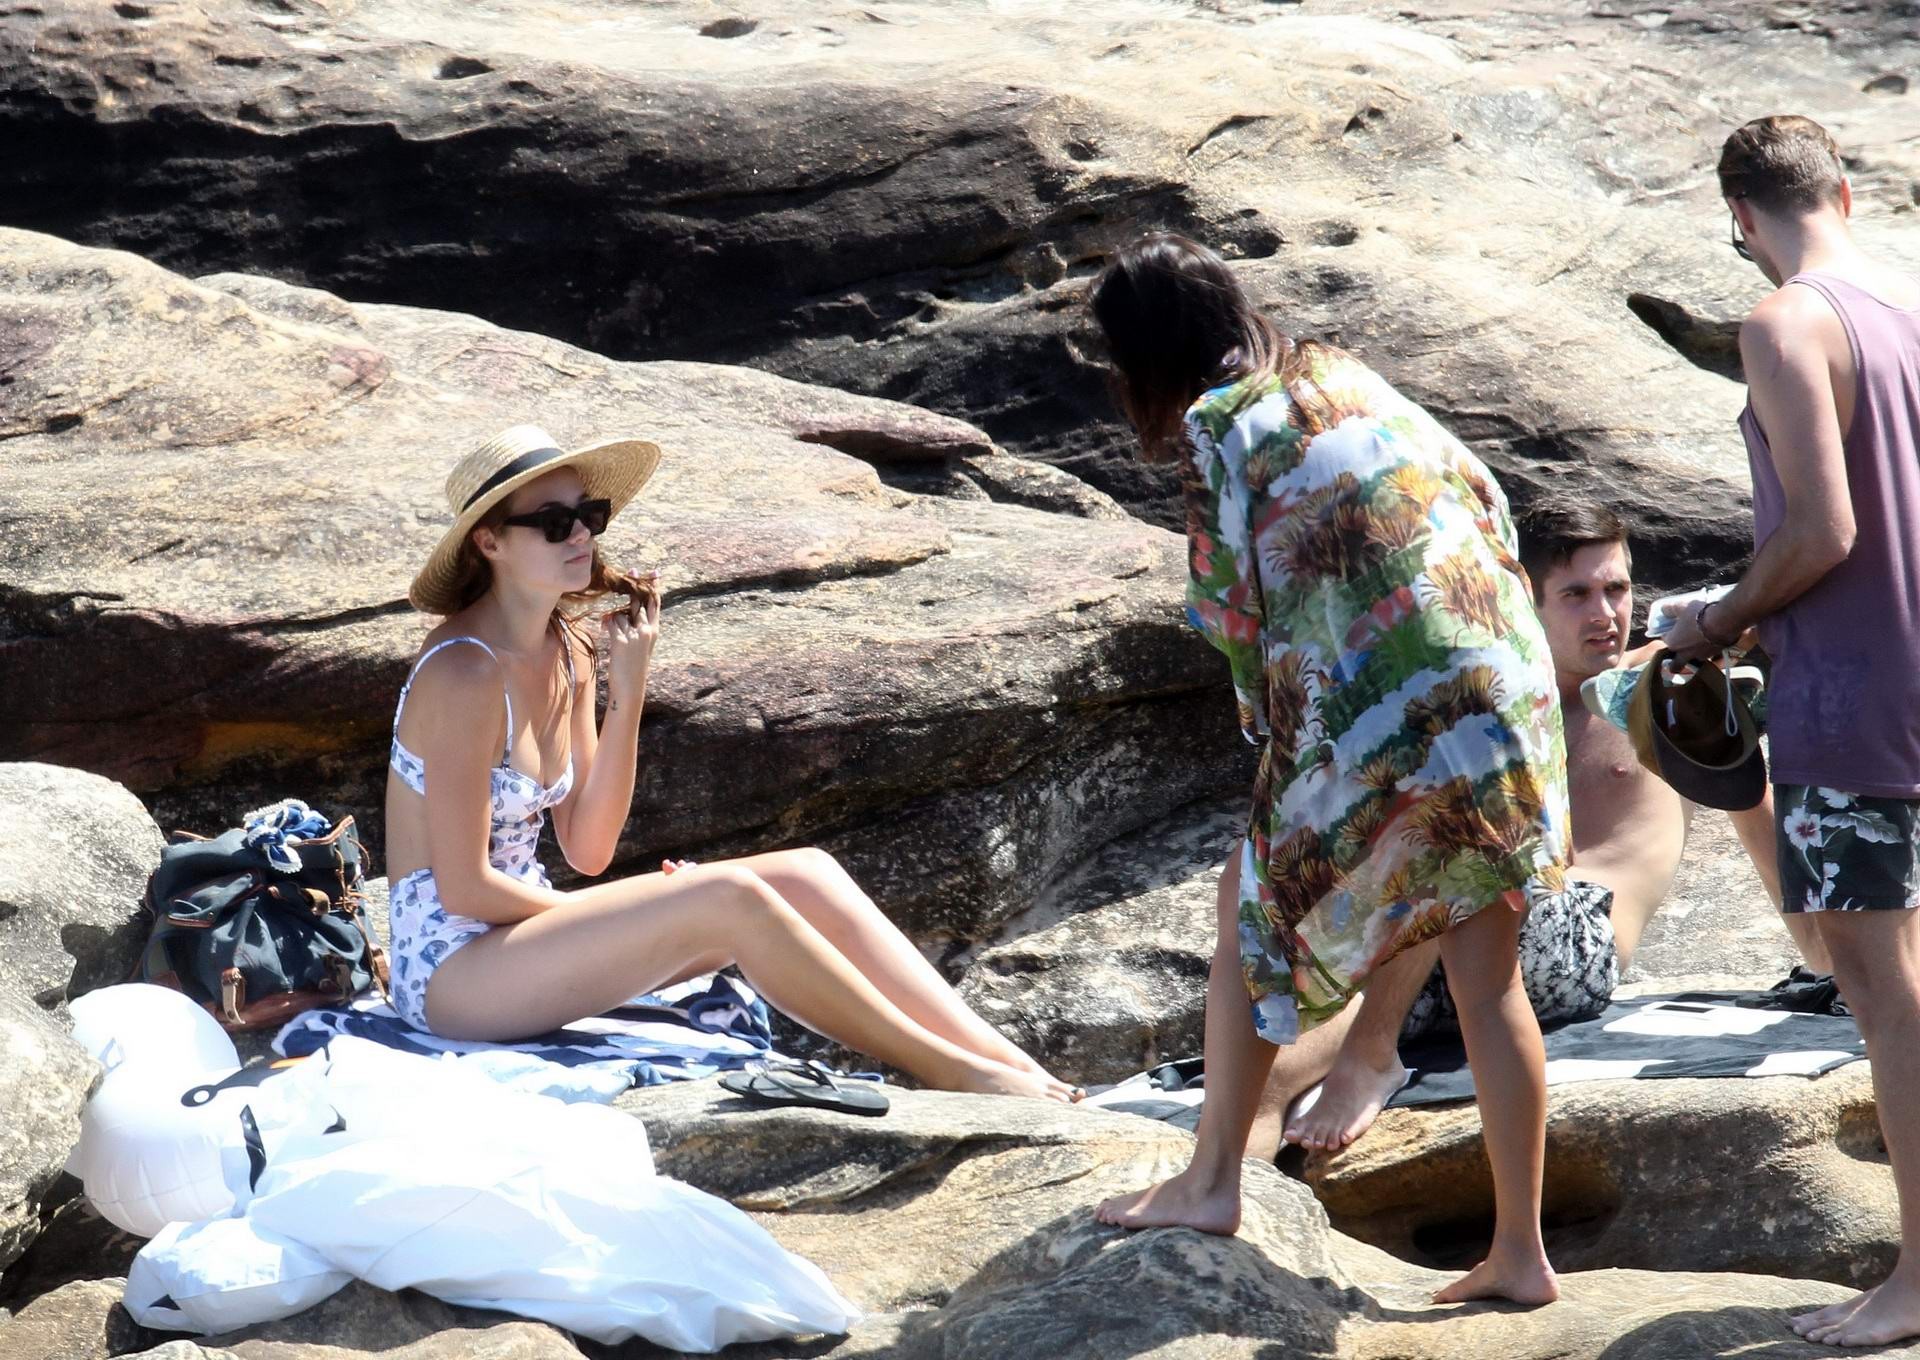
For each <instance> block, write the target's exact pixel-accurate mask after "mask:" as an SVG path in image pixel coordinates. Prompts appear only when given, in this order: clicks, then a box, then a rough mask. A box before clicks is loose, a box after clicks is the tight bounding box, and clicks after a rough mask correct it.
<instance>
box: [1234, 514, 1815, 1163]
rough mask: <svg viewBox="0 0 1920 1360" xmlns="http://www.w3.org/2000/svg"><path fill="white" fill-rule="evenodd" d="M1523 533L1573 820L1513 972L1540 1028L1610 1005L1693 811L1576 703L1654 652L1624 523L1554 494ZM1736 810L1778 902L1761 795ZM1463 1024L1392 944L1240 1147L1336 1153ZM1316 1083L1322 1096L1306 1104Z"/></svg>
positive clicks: (1668, 879) (1428, 969) (1268, 1152)
mask: <svg viewBox="0 0 1920 1360" xmlns="http://www.w3.org/2000/svg"><path fill="white" fill-rule="evenodd" d="M1519 527H1520V557H1521V562H1522V564H1523V565H1524V566H1525V567H1526V568H1527V572H1528V575H1530V576H1531V577H1532V579H1533V584H1534V602H1535V604H1536V605H1537V606H1538V608H1539V611H1540V620H1541V623H1542V625H1543V626H1544V628H1545V631H1546V635H1547V642H1548V645H1549V646H1550V647H1551V648H1552V650H1553V662H1554V669H1555V670H1556V671H1557V672H1558V673H1559V681H1560V704H1561V712H1562V715H1563V718H1564V721H1565V725H1566V739H1567V779H1568V791H1569V796H1570V800H1571V804H1572V816H1573V845H1574V857H1573V865H1572V867H1571V869H1570V870H1569V871H1568V879H1569V882H1568V885H1567V890H1566V891H1565V892H1561V893H1556V894H1553V895H1552V896H1550V897H1547V898H1544V899H1542V900H1540V901H1537V902H1536V903H1535V905H1534V907H1533V909H1532V910H1531V911H1530V912H1529V914H1528V918H1527V921H1526V924H1525V925H1524V926H1523V927H1522V929H1521V933H1520V971H1521V976H1522V980H1523V981H1524V982H1525V983H1526V988H1527V994H1528V996H1529V997H1530V998H1531V999H1532V1001H1533V1007H1534V1011H1535V1012H1536V1014H1538V1016H1539V1017H1540V1021H1541V1023H1542V1024H1543V1025H1547V1024H1561V1023H1566V1022H1569V1021H1573V1020H1585V1019H1591V1018H1592V1017H1594V1016H1596V1015H1598V1014H1599V1013H1600V1012H1601V1011H1603V1010H1604V1009H1606V1006H1607V1003H1608V1002H1609V1001H1610V1000H1611V999H1612V996H1613V989H1614V986H1615V984H1617V983H1618V982H1619V980H1620V975H1621V974H1622V973H1624V972H1625V971H1626V969H1627V965H1628V964H1629V963H1630V962H1631V961H1632V959H1633V951H1634V948H1635V946H1637V945H1638V944H1639V943H1640V936H1641V934H1642V933H1643V932H1644V931H1645V930H1646V927H1647V922H1648V921H1649V920H1651V919H1652V917H1653V913H1654V912H1655V911H1656V910H1657V909H1658V908H1659V906H1660V903H1661V901H1662V900H1663V899H1664V898H1665V897H1666V895H1667V889H1668V888H1669V887H1670V886H1671V885H1672V883H1673V878H1674V874H1675V872H1676V871H1677V870H1678V868H1679V866H1680V855H1681V852H1682V851H1683V850H1684V849H1685V846H1686V841H1687V828H1688V826H1689V825H1690V823H1691V822H1692V820H1693V813H1694V805H1693V804H1692V803H1689V802H1688V801H1686V800H1685V799H1684V798H1682V797H1681V796H1680V795H1679V794H1677V793H1675V792H1674V791H1673V790H1672V789H1671V788H1669V787H1668V786H1667V784H1666V783H1665V782H1664V781H1662V780H1661V779H1660V778H1659V777H1658V776H1656V775H1654V774H1652V773H1650V772H1648V771H1647V770H1646V769H1644V768H1643V767H1642V766H1641V765H1640V764H1639V762H1638V761H1636V760H1635V759H1634V755H1633V748H1632V746H1631V745H1630V744H1629V742H1628V739H1627V735H1626V733H1624V732H1622V731H1620V730H1619V729H1618V728H1616V727H1614V726H1612V725H1611V724H1610V723H1608V722H1607V721H1606V720H1605V719H1602V718H1596V717H1594V716H1593V715H1592V714H1591V713H1589V712H1588V711H1587V709H1586V706H1585V705H1584V704H1582V703H1581V701H1580V683H1581V681H1583V680H1585V679H1587V678H1588V677H1589V676H1593V675H1598V674H1600V673H1601V672H1602V671H1605V670H1609V669H1612V668H1614V667H1618V666H1622V665H1629V664H1636V663H1638V662H1640V661H1644V660H1645V659H1646V657H1647V656H1648V655H1650V654H1651V653H1652V651H1653V650H1654V648H1653V647H1651V646H1649V647H1647V648H1643V649H1640V651H1638V652H1636V653H1634V654H1631V655H1629V654H1628V653H1627V651H1626V646H1627V639H1628V635H1629V631H1630V628H1631V625H1632V620H1633V578H1632V566H1633V563H1632V557H1631V554H1630V553H1629V551H1628V548H1627V531H1626V526H1625V525H1624V524H1622V523H1621V521H1620V518H1619V517H1618V516H1617V515H1615V514H1613V513H1612V512H1611V511H1609V510H1606V509H1603V508H1600V507H1597V506H1591V505H1584V504H1580V503H1577V502H1549V503H1545V504H1541V505H1538V506H1536V507H1534V508H1533V509H1531V510H1530V511H1529V512H1528V513H1527V514H1526V515H1524V516H1522V517H1521V519H1520V526H1519ZM1730 816H1731V818H1732V821H1733V825H1734V829H1735V831H1736V832H1738V834H1739V836H1740V842H1741V844H1742V845H1743V846H1744V847H1745V849H1746V851H1747V855H1748V857H1749V858H1750V859H1752V861H1753V866H1754V868H1755V869H1756V870H1757V871H1758V872H1759V875H1760V881H1761V882H1762V883H1763V884H1764V885H1765V886H1766V890H1767V896H1768V897H1769V898H1770V899H1771V900H1772V904H1773V906H1774V908H1775V910H1778V908H1779V905H1780V881H1779V870H1778V868H1777V867H1776V864H1775V858H1774V846H1775V834H1774V825H1773V807H1772V801H1771V797H1770V796H1769V798H1768V799H1767V800H1766V801H1763V802H1762V803H1761V804H1760V806H1759V807H1756V808H1753V809H1751V810H1750V811H1747V812H1736V813H1732V814H1730ZM1784 919H1785V921H1786V922H1787V925H1788V928H1789V929H1790V930H1791V931H1792V932H1793V936H1794V942H1795V943H1796V944H1798V945H1799V947H1800V950H1801V953H1802V954H1803V955H1804V956H1805V957H1806V958H1807V961H1808V962H1809V964H1811V965H1812V966H1813V967H1814V968H1815V969H1816V970H1817V971H1820V972H1827V971H1829V969H1830V965H1829V964H1828V963H1827V960H1826V954H1825V950H1824V948H1823V947H1822V946H1821V945H1820V943H1819V940H1818V938H1817V936H1816V935H1815V934H1814V933H1813V931H1812V929H1811V922H1810V921H1809V920H1808V919H1807V918H1804V917H1796V916H1787V917H1785V918H1784ZM1457 1028H1458V1027H1457V1024H1456V1022H1455V1020H1454V1016H1453V1012H1452V1005H1451V1003H1450V1001H1449V1000H1448V997H1447V989H1446V984H1445V979H1444V976H1443V974H1442V973H1441V971H1440V966H1439V949H1438V947H1437V945H1435V944H1427V945H1422V946H1419V947H1417V948H1414V949H1410V950H1408V951H1406V952H1405V953H1403V954H1401V955H1400V956H1399V957H1398V958H1396V959H1394V960H1393V961H1391V962H1390V963H1388V964H1387V965H1386V966H1384V967H1382V968H1381V969H1379V970H1378V971H1377V972H1375V973H1374V975H1373V976H1372V977H1371V978H1369V979H1368V981H1367V986H1366V991H1365V993H1364V994H1363V996H1362V998H1361V1001H1360V1002H1359V1004H1357V1005H1352V1006H1349V1007H1347V1009H1346V1010H1345V1011H1343V1012H1342V1013H1341V1014H1340V1015H1339V1016H1338V1017H1336V1018H1335V1019H1333V1020H1330V1021H1328V1022H1327V1023H1326V1024H1325V1025H1323V1026H1321V1027H1320V1030H1316V1031H1315V1032H1314V1033H1313V1034H1312V1035H1311V1036H1309V1037H1310V1038H1311V1039H1313V1040H1314V1042H1311V1043H1308V1042H1302V1043H1300V1044H1297V1045H1295V1046H1293V1047H1291V1048H1284V1049H1282V1050H1281V1052H1280V1057H1279V1060H1278V1061H1277V1062H1276V1063H1275V1064H1274V1068H1273V1076H1272V1077H1271V1078H1270V1079H1269V1081H1268V1083H1267V1089H1266V1093H1265V1096H1264V1097H1263V1098H1262V1102H1261V1109H1260V1114H1259V1117H1258V1118H1257V1119H1256V1120H1255V1123H1254V1129H1253V1139H1252V1142H1251V1144H1250V1146H1249V1149H1248V1154H1247V1155H1248V1156H1251V1157H1260V1158H1262V1159H1268V1160H1270V1159H1271V1158H1272V1157H1273V1156H1274V1155H1275V1154H1276V1153H1277V1152H1278V1151H1279V1147H1280V1142H1281V1139H1282V1137H1283V1136H1284V1138H1285V1140H1286V1141H1287V1142H1290V1143H1299V1144H1302V1145H1303V1146H1306V1147H1311V1148H1321V1149H1334V1148H1341V1147H1345V1146H1346V1145H1347V1144H1349V1143H1351V1142H1353V1140H1354V1139H1356V1138H1358V1137H1359V1136H1360V1135H1361V1134H1363V1133H1365V1132H1366V1131H1367V1129H1368V1127H1369V1126H1370V1125H1371V1124H1372V1123H1373V1121H1374V1117H1375V1116H1376V1115H1378V1114H1379V1113H1380V1108H1381V1106H1382V1105H1384V1104H1385V1103H1386V1101H1387V1100H1388V1098H1389V1097H1391V1096H1392V1095H1393V1093H1394V1092H1395V1091H1397V1090H1399V1089H1400V1086H1401V1084H1402V1083H1403V1082H1404V1081H1405V1080H1406V1077H1407V1072H1406V1069H1405V1068H1404V1067H1402V1066H1401V1064H1400V1054H1399V1046H1400V1043H1401V1041H1402V1040H1405V1039H1414V1038H1419V1037H1422V1036H1424V1035H1427V1034H1432V1033H1438V1032H1447V1031H1456V1032H1457ZM1322 1031H1325V1033H1322ZM1316 1084H1318V1085H1319V1087H1320V1089H1319V1092H1318V1094H1317V1096H1316V1097H1315V1098H1314V1099H1313V1100H1312V1101H1310V1102H1309V1101H1305V1100H1301V1099H1300V1097H1301V1096H1302V1095H1303V1094H1305V1093H1308V1092H1310V1091H1312V1089H1313V1088H1314V1086H1315V1085H1316ZM1302 1107H1304V1108H1302ZM1283 1116H1285V1122H1284V1126H1283V1123H1282V1120H1283Z"/></svg>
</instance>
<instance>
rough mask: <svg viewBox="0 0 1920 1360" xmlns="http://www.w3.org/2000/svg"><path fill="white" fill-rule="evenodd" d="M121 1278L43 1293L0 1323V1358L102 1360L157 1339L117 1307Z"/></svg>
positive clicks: (76, 1283) (123, 1283) (79, 1282)
mask: <svg viewBox="0 0 1920 1360" xmlns="http://www.w3.org/2000/svg"><path fill="white" fill-rule="evenodd" d="M126 1287H127V1282H126V1281H125V1280H124V1279H104V1280H99V1279H95V1280H75V1281H73V1282H72V1283H70V1284H65V1285H62V1286H61V1287H60V1288H58V1289H56V1290H53V1291H52V1292H51V1293H47V1294H42V1295H40V1296H39V1297H38V1298H36V1299H34V1300H33V1302H31V1303H29V1304H28V1305H27V1306H26V1307H25V1308H22V1309H21V1310H20V1313H19V1316H17V1317H15V1318H14V1319H13V1320H12V1322H11V1323H8V1322H0V1354H4V1355H5V1356H6V1357H7V1360H107V1358H108V1357H109V1356H114V1355H125V1354H126V1353H127V1352H129V1351H133V1350H140V1349H144V1348H145V1347H147V1346H149V1345H151V1344H152V1343H153V1342H154V1341H156V1340H158V1339H159V1338H158V1337H156V1336H154V1335H152V1334H151V1333H148V1332H147V1331H146V1330H145V1329H143V1328H142V1327H140V1326H139V1324H137V1323H136V1322H134V1320H133V1319H132V1318H131V1317H129V1316H128V1315H127V1310H126V1309H125V1308H123V1307H122V1306H121V1304H120V1296H121V1295H122V1294H124V1293H125V1292H126Z"/></svg>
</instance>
